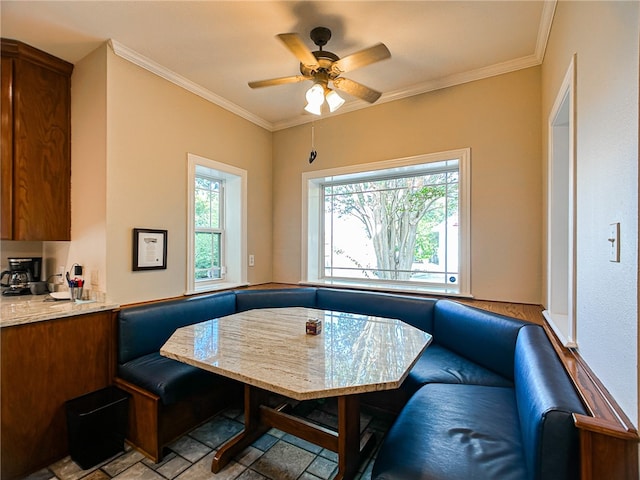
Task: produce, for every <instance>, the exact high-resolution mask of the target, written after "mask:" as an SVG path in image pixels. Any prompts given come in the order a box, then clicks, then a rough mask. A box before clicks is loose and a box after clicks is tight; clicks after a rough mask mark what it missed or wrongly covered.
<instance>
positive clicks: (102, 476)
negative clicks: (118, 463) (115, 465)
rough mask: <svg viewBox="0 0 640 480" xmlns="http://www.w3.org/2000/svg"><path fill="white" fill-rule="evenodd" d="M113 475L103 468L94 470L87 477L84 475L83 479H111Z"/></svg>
mask: <svg viewBox="0 0 640 480" xmlns="http://www.w3.org/2000/svg"><path fill="white" fill-rule="evenodd" d="M110 478H111V477H110V476H109V475H107V474H106V473H105V472H103V471H102V470H94V471H93V472H91V473H90V474H89V475H87V476H86V477H82V480H109V479H110Z"/></svg>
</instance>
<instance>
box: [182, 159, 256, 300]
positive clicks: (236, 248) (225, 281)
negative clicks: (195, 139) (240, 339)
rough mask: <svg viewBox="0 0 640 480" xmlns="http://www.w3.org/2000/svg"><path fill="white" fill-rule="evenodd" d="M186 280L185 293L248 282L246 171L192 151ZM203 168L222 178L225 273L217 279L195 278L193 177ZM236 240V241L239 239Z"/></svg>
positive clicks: (188, 180)
mask: <svg viewBox="0 0 640 480" xmlns="http://www.w3.org/2000/svg"><path fill="white" fill-rule="evenodd" d="M187 165H188V173H187V182H188V184H187V192H188V193H187V194H188V201H187V279H186V290H185V295H193V294H196V293H203V292H211V291H216V290H224V289H228V288H235V287H240V286H246V285H248V282H247V262H246V258H247V233H246V232H247V171H246V170H243V169H241V168H237V167H233V166H231V165H227V164H225V163H220V162H216V161H215V160H210V159H208V158H205V157H201V156H199V155H195V154H193V153H188V154H187ZM198 167H200V168H204V169H207V170H209V171H210V172H211V174H212V175H213V176H215V177H218V178H221V179H223V180H224V181H225V191H224V195H225V198H224V201H223V207H224V218H225V226H224V228H225V235H226V237H227V238H226V240H225V251H224V255H225V258H223V259H222V263H223V264H224V265H223V267H224V269H225V274H224V275H223V278H222V279H220V280H213V281H211V282H206V283H200V282H196V281H195V271H194V270H195V268H194V261H193V256H194V252H195V245H194V232H195V219H194V215H195V205H194V200H195V177H196V169H197V168H198ZM238 239H239V241H238Z"/></svg>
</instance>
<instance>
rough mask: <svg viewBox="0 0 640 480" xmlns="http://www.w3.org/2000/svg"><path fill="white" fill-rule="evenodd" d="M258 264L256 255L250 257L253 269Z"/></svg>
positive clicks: (250, 264)
mask: <svg viewBox="0 0 640 480" xmlns="http://www.w3.org/2000/svg"><path fill="white" fill-rule="evenodd" d="M255 264H256V257H255V256H254V255H249V266H250V267H253V266H255Z"/></svg>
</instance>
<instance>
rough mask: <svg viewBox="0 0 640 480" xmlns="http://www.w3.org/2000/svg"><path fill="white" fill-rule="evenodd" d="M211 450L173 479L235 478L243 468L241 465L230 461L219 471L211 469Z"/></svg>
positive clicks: (216, 479) (211, 479)
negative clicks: (214, 471)
mask: <svg viewBox="0 0 640 480" xmlns="http://www.w3.org/2000/svg"><path fill="white" fill-rule="evenodd" d="M212 460H213V452H211V453H210V454H209V455H207V456H206V457H204V458H202V459H201V460H199V461H198V462H196V463H194V464H193V465H192V466H191V467H189V468H188V469H186V470H185V471H184V472H182V473H181V474H180V475H178V476H177V477H176V478H175V480H235V479H236V478H237V477H238V476H239V475H240V474H241V473H242V472H243V471H244V469H245V467H244V466H243V465H240V464H239V463H237V462H234V461H231V462H229V464H228V465H227V466H226V467H224V468H223V469H222V470H221V471H220V472H218V473H213V472H212V471H211V461H212Z"/></svg>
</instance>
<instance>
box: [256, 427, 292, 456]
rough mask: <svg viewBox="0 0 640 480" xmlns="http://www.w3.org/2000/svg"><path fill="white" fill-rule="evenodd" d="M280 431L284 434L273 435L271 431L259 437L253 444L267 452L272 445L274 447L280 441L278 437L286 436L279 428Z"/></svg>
mask: <svg viewBox="0 0 640 480" xmlns="http://www.w3.org/2000/svg"><path fill="white" fill-rule="evenodd" d="M272 430H273V429H272ZM278 432H279V433H281V434H282V435H281V436H280V437H274V436H273V435H271V433H265V434H264V435H262V436H261V437H260V438H259V439H257V440H256V441H255V442H253V444H252V446H253V447H256V448H257V449H258V450H262V451H263V452H266V451H267V450H269V449H270V448H271V447H273V445H274V444H275V443H276V442H277V441H278V438H282V436H284V433H283V432H280V430H278Z"/></svg>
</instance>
